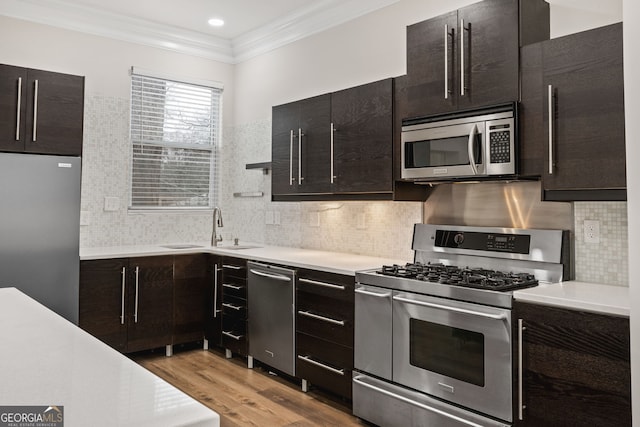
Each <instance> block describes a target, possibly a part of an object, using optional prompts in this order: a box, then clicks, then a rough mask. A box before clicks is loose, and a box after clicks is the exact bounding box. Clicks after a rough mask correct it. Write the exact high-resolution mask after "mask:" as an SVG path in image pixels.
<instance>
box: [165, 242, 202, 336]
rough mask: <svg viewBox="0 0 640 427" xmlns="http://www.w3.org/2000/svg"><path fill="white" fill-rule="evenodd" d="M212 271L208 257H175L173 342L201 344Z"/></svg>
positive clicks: (197, 255) (199, 255)
mask: <svg viewBox="0 0 640 427" xmlns="http://www.w3.org/2000/svg"><path fill="white" fill-rule="evenodd" d="M210 274H211V270H210V269H209V256H208V255H207V254H195V255H176V256H175V257H174V260H173V307H174V317H173V334H172V343H173V344H182V343H187V342H193V341H200V340H202V338H203V337H204V325H205V322H206V320H207V314H208V306H207V295H208V292H209V289H210V284H211V279H210Z"/></svg>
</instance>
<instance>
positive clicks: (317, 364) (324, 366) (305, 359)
mask: <svg viewBox="0 0 640 427" xmlns="http://www.w3.org/2000/svg"><path fill="white" fill-rule="evenodd" d="M298 359H300V360H304V361H305V362H307V363H311V364H312V365H315V366H317V367H319V368H322V369H325V370H327V371H329V372H333V373H334V374H338V375H344V369H336V368H332V367H331V366H328V365H325V364H324V363H320V362H316V361H315V360H313V359H312V358H310V357H309V356H300V355H298Z"/></svg>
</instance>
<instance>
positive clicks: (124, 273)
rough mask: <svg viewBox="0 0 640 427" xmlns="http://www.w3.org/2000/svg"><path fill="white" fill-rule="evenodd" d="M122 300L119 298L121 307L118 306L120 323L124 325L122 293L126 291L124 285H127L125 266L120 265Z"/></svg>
mask: <svg viewBox="0 0 640 427" xmlns="http://www.w3.org/2000/svg"><path fill="white" fill-rule="evenodd" d="M121 274H122V300H121V302H120V303H121V305H122V307H121V308H120V324H121V325H124V298H125V297H124V293H125V291H126V286H127V267H122V273H121Z"/></svg>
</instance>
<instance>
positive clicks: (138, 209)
mask: <svg viewBox="0 0 640 427" xmlns="http://www.w3.org/2000/svg"><path fill="white" fill-rule="evenodd" d="M134 76H139V77H142V78H145V77H148V78H152V79H158V80H164V81H170V82H175V83H178V84H186V85H193V86H202V87H206V88H209V89H213V90H217V91H218V92H219V93H218V106H217V118H215V117H214V119H216V120H214V121H212V123H213V124H212V132H213V136H212V137H211V145H207V146H206V148H205V146H203V145H198V144H183V143H176V142H168V141H164V140H163V141H160V142H159V143H158V144H154V143H153V142H151V143H149V142H148V141H147V142H144V141H139V140H136V141H134V138H133V132H134V129H133V123H132V121H133V118H134V110H133V108H134V105H133V103H134V101H133V91H134ZM129 84H130V96H131V98H130V101H129V107H130V111H129V140H128V143H129V147H128V150H129V155H130V157H129V162H128V163H129V182H128V187H129V188H128V191H129V195H128V203H127V205H128V206H127V211H128V212H129V213H167V212H185V213H191V214H195V213H198V212H211V211H212V209H213V208H214V206H216V205H217V202H218V197H219V196H218V188H219V180H220V166H219V164H220V150H219V149H220V145H221V140H222V108H223V93H224V86H223V85H222V84H221V83H220V82H216V81H211V80H203V79H193V78H185V77H178V76H174V75H171V74H167V73H162V72H155V71H150V70H146V69H142V68H139V67H131V69H130V82H129ZM140 144H143V145H144V144H146V145H148V146H153V147H160V148H178V149H179V148H185V149H188V150H194V151H195V150H199V149H201V150H205V151H210V153H211V159H210V162H209V163H210V164H209V189H208V205H206V206H204V205H203V206H161V205H159V204H158V205H155V206H153V205H134V174H133V172H134V160H135V156H134V150H135V147H136V146H137V145H140ZM209 147H210V148H209ZM158 194H160V192H158Z"/></svg>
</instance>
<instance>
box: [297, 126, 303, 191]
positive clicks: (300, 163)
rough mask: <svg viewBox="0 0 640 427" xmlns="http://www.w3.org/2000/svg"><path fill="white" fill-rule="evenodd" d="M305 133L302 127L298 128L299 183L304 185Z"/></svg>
mask: <svg viewBox="0 0 640 427" xmlns="http://www.w3.org/2000/svg"><path fill="white" fill-rule="evenodd" d="M303 136H304V134H303V133H302V129H301V128H298V185H302V180H304V178H303V177H302V137H303Z"/></svg>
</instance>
